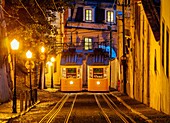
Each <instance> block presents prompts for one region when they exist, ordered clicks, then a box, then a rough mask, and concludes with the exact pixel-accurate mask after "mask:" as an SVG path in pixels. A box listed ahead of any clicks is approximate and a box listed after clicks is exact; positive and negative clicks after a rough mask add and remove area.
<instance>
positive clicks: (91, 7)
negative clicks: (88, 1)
mask: <svg viewBox="0 0 170 123" xmlns="http://www.w3.org/2000/svg"><path fill="white" fill-rule="evenodd" d="M87 10H88V11H91V17H90V18H91V19H90V20H86V17H87V15H86V11H87ZM94 13H95V7H93V6H84V8H83V21H84V22H94V21H95V20H94V16H95V15H94ZM88 14H89V13H88ZM88 16H89V15H88Z"/></svg>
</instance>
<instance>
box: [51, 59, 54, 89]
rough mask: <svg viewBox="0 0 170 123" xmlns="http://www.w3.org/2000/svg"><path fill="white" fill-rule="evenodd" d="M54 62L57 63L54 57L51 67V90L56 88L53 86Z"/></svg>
mask: <svg viewBox="0 0 170 123" xmlns="http://www.w3.org/2000/svg"><path fill="white" fill-rule="evenodd" d="M54 61H55V58H54V57H51V63H52V65H51V88H53V87H54V85H53V73H54V67H53V62H54Z"/></svg>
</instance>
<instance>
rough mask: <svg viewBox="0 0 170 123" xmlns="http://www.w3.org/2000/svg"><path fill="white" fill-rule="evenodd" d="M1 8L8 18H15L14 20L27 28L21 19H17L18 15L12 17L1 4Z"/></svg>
mask: <svg viewBox="0 0 170 123" xmlns="http://www.w3.org/2000/svg"><path fill="white" fill-rule="evenodd" d="M1 8H2V10H3V11H4V12H5V13H6V14H7V15H8V17H9V18H15V20H16V21H17V22H18V23H19V24H20V25H21V26H23V27H26V28H28V27H27V26H25V25H24V24H23V23H22V22H21V21H19V20H18V17H14V16H12V15H10V14H9V13H8V12H7V11H6V10H5V9H4V8H3V7H2V6H1Z"/></svg>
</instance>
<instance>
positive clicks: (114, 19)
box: [105, 8, 116, 24]
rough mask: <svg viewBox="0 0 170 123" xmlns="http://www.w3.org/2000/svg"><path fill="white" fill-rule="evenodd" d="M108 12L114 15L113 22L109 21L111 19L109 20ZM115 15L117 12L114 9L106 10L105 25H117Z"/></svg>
mask: <svg viewBox="0 0 170 123" xmlns="http://www.w3.org/2000/svg"><path fill="white" fill-rule="evenodd" d="M108 12H111V13H113V16H112V19H111V20H112V21H109V20H110V19H109V18H108ZM115 13H116V11H115V10H114V9H113V8H106V9H105V23H107V24H115V23H116V17H115Z"/></svg>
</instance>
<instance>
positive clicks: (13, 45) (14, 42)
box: [11, 39, 19, 113]
mask: <svg viewBox="0 0 170 123" xmlns="http://www.w3.org/2000/svg"><path fill="white" fill-rule="evenodd" d="M18 48H19V42H18V41H17V40H16V39H14V40H12V42H11V49H12V50H13V51H14V52H13V53H14V93H13V106H12V109H13V111H12V112H13V113H17V96H16V52H15V51H16V50H18Z"/></svg>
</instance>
